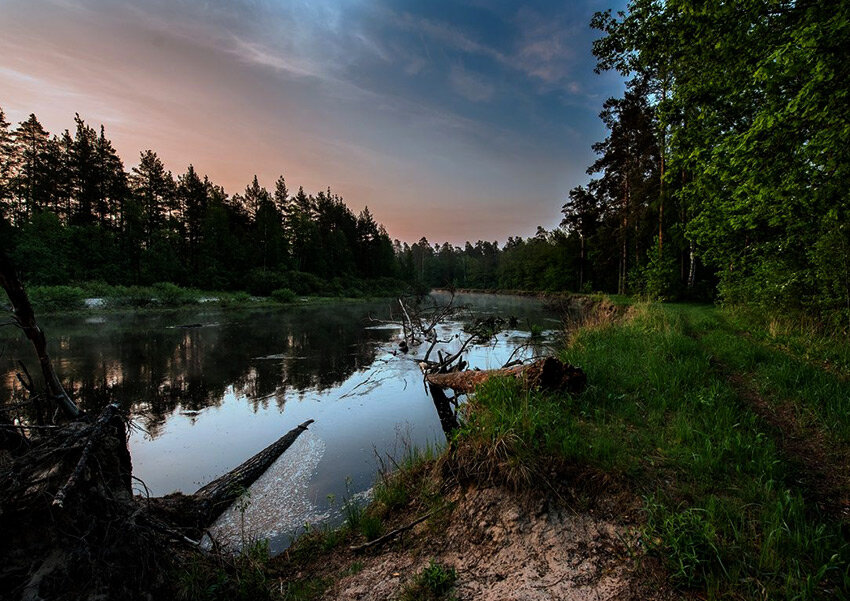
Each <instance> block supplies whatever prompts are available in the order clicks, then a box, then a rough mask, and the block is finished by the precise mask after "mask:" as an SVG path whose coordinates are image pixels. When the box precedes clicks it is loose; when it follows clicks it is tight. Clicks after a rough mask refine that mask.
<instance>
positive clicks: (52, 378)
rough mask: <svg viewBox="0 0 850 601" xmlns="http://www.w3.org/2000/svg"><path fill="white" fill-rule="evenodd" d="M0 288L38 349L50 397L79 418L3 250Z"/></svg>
mask: <svg viewBox="0 0 850 601" xmlns="http://www.w3.org/2000/svg"><path fill="white" fill-rule="evenodd" d="M0 287H2V288H3V289H4V290H5V291H6V294H7V295H8V296H9V300H10V301H11V303H12V311H13V312H14V315H15V321H16V322H17V324H18V326H20V328H21V329H22V330H23V331H24V334H26V336H27V338H29V339H30V342H32V345H33V347H35V352H36V355H38V361H39V363H40V364H41V373H42V374H44V381H45V382H46V383H47V391H48V393H49V394H50V396H51V398H53V399H54V400H55V401H56V402H57V403H58V404H59V406H60V407H61V408H62V411H63V412H64V413H65V415H66V416H67V417H70V418H76V417H79V415H80V409H79V407H77V405H76V404H74V401H72V400H71V397H69V396H68V393H67V392H65V389H64V388H63V387H62V382H60V381H59V377H58V376H57V375H56V371H55V370H54V369H53V364H52V363H51V361H50V356H49V355H48V354H47V341H46V339H45V337H44V332H43V331H42V330H41V328H39V327H38V323H36V321H35V313H34V312H33V309H32V305H31V304H30V300H29V297H28V296H27V292H26V290H24V287H23V284H21V281H20V280H19V279H18V276H17V274H16V273H15V267H14V266H13V265H12V262H11V260H9V257H7V256H6V253H5V252H4V251H3V250H2V249H0Z"/></svg>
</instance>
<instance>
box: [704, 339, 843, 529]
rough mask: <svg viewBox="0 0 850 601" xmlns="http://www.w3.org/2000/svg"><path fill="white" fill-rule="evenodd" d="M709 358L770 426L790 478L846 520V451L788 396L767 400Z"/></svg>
mask: <svg viewBox="0 0 850 601" xmlns="http://www.w3.org/2000/svg"><path fill="white" fill-rule="evenodd" d="M730 335H736V336H741V337H742V338H745V339H747V340H749V341H750V342H751V343H753V344H759V345H762V344H763V343H760V342H757V341H754V340H753V339H752V337H751V336H749V335H748V333H747V332H730ZM691 336H692V337H693V338H694V339H696V340H697V341H698V342H699V341H700V338H701V335H700V334H699V333H696V332H694V331H693V330H691ZM766 346H767V348H770V349H773V347H772V346H770V345H766ZM703 348H704V349H705V350H707V351H708V350H709V349H707V348H706V347H705V346H703ZM777 350H778V351H779V352H785V351H784V350H783V349H777ZM795 358H796V359H797V360H800V359H799V358H798V357H795ZM711 361H712V365H713V367H714V369H715V371H716V372H717V373H718V374H719V375H721V376H722V377H723V378H724V379H725V380H726V381H727V382H729V384H730V385H731V386H732V388H733V389H734V390H735V393H736V394H737V395H738V397H739V398H740V399H742V400H743V401H745V402H746V403H748V404H749V405H750V407H752V409H753V411H755V413H756V414H757V415H758V416H759V417H760V418H761V419H762V420H764V421H765V422H766V423H767V424H768V425H770V427H771V428H772V429H773V431H774V432H775V434H776V435H775V437H774V438H775V441H776V443H777V445H778V446H779V449H780V450H781V452H782V454H783V455H784V456H785V457H786V458H787V460H788V461H789V463H790V464H791V465H792V466H793V467H794V470H793V473H794V478H795V480H796V483H797V484H798V485H799V486H800V488H801V489H802V491H803V494H804V496H806V497H807V498H808V499H809V500H810V501H812V502H814V503H815V504H816V505H817V506H818V507H819V508H820V509H821V510H822V511H824V512H825V513H826V514H827V515H830V516H831V517H833V518H835V519H837V520H840V521H842V522H844V523H850V451H848V449H846V448H844V446H843V445H837V444H835V443H833V442H831V441H829V439H828V438H827V436H826V435H825V433H824V432H823V431H822V430H820V429H818V428H816V427H812V426H808V425H804V424H803V423H801V420H800V418H799V416H798V411H797V407H795V405H794V403H793V402H791V401H790V400H781V401H776V402H771V401H770V400H768V399H766V398H765V397H764V396H763V395H762V394H761V393H760V392H759V391H758V388H757V386H756V384H755V383H754V382H753V380H752V377H751V376H749V375H747V374H743V373H740V372H737V371H735V370H733V369H732V368H730V367H729V366H728V365H727V364H725V363H724V362H723V360H722V358H718V357H712V359H711ZM809 364H810V365H811V363H809Z"/></svg>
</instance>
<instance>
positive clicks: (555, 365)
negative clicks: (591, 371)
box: [425, 357, 587, 394]
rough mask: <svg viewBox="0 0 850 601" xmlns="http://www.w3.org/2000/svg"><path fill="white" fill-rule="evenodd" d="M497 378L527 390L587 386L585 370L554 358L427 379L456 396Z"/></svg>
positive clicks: (570, 389)
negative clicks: (509, 379)
mask: <svg viewBox="0 0 850 601" xmlns="http://www.w3.org/2000/svg"><path fill="white" fill-rule="evenodd" d="M493 377H513V378H517V379H519V380H521V381H522V383H523V386H525V387H526V388H541V389H543V390H551V391H563V392H570V393H578V392H581V391H582V390H583V389H584V387H585V385H586V384H587V376H585V374H584V372H583V371H582V370H581V368H578V367H573V366H572V365H569V364H567V363H563V362H562V361H559V360H558V359H555V358H554V357H546V358H545V359H540V360H538V361H535V362H534V363H529V364H527V365H516V366H514V367H506V368H502V369H489V370H486V371H459V372H453V373H445V374H428V375H426V376H425V380H426V381H427V382H428V383H429V384H430V385H431V386H435V387H437V388H441V389H443V390H446V389H451V390H453V391H454V392H455V393H456V394H468V393H470V392H472V391H473V390H475V387H476V386H478V385H479V384H481V383H483V382H486V381H487V380H489V379H490V378H493Z"/></svg>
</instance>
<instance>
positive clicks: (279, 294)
mask: <svg viewBox="0 0 850 601" xmlns="http://www.w3.org/2000/svg"><path fill="white" fill-rule="evenodd" d="M272 298H273V299H274V300H275V301H276V302H279V303H283V304H287V303H291V302H293V301H294V300H295V299H296V298H298V295H296V294H295V293H294V292H293V291H292V290H290V289H289V288H278V289H277V290H275V291H274V292H272Z"/></svg>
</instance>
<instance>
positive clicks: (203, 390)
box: [0, 295, 558, 549]
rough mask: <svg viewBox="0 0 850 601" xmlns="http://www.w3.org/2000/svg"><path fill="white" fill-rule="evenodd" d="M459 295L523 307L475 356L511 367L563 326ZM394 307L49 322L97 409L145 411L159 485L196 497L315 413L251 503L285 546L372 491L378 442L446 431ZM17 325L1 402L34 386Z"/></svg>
mask: <svg viewBox="0 0 850 601" xmlns="http://www.w3.org/2000/svg"><path fill="white" fill-rule="evenodd" d="M437 297H438V298H441V300H446V299H447V297H445V296H443V297H441V296H440V295H437ZM457 301H458V302H461V303H467V304H470V305H471V306H472V308H473V313H474V314H478V315H481V314H487V315H491V314H497V315H501V316H508V315H513V316H516V317H518V318H519V324H520V325H519V329H518V330H514V331H508V332H503V333H501V334H500V335H499V336H498V339H497V342H495V343H494V344H491V345H488V346H486V347H476V348H473V349H472V350H471V351H470V352H469V355H468V357H467V360H468V361H469V362H470V364H471V366H473V367H479V368H481V369H487V368H493V367H499V366H501V365H502V364H503V363H504V362H505V361H506V360H507V359H508V357H509V356H510V355H511V353H512V352H513V350H514V349H515V348H516V346H517V345H519V344H522V343H523V342H525V341H526V340H527V339H528V331H527V330H528V328H529V326H530V325H531V324H534V325H536V326H539V327H542V328H543V329H550V330H551V329H556V328H557V327H558V323H557V320H555V319H554V318H553V316H552V315H549V314H547V313H546V312H545V311H543V309H542V307H541V306H540V304H539V303H538V302H537V301H534V300H531V299H525V298H520V297H497V296H489V295H465V296H460V297H458V299H457ZM391 311H392V304H391V303H390V301H383V302H371V303H332V304H321V305H313V306H293V307H283V308H280V309H261V310H250V311H248V310H232V309H231V310H221V309H204V310H198V309H195V310H193V311H175V312H168V313H155V314H153V313H146V314H129V315H116V314H105V315H102V316H97V317H88V318H86V317H56V318H46V319H43V320H42V325H43V327H44V329H45V331H46V332H47V334H48V336H49V338H50V340H49V345H50V350H51V352H52V355H53V356H54V358H55V361H56V366H57V369H58V371H59V373H60V375H61V377H62V378H63V380H64V381H65V382H66V384H67V386H68V388H69V391H71V392H72V393H73V396H74V397H75V398H76V399H78V400H79V402H80V403H81V404H82V405H83V406H84V408H86V409H88V410H91V411H97V410H98V409H99V407H101V406H103V405H105V404H106V403H109V402H118V403H119V404H120V405H121V406H122V407H124V408H126V409H127V410H128V411H130V412H131V414H132V415H133V418H134V422H135V423H136V424H137V425H138V426H139V428H138V429H136V430H134V431H133V433H132V436H131V438H130V448H131V453H132V458H133V470H134V474H135V475H136V476H137V477H139V478H140V479H142V480H143V481H144V482H145V484H146V486H147V488H148V489H149V491H150V494H152V495H162V494H167V493H169V492H172V491H175V490H180V491H183V492H187V493H190V492H193V491H194V490H196V489H197V488H199V487H200V486H202V485H203V484H206V483H207V482H209V481H210V480H212V479H214V478H216V477H217V476H220V475H221V474H223V473H225V472H226V471H228V470H230V469H232V468H233V467H235V466H236V465H238V464H239V463H241V462H242V461H244V460H245V459H247V458H248V457H250V456H251V455H253V454H254V453H256V452H257V451H259V450H261V449H262V448H264V447H265V446H267V445H268V444H270V443H271V442H273V441H274V440H276V439H277V438H279V437H280V436H281V435H282V434H284V433H285V432H286V431H288V430H289V429H291V428H293V427H294V426H296V425H298V424H299V423H301V422H304V421H306V420H308V419H313V420H315V423H314V424H313V425H312V426H311V427H310V430H309V433H308V434H305V435H303V436H302V438H301V439H299V441H298V442H297V443H296V445H294V446H293V447H292V448H291V449H290V450H289V451H287V453H285V454H284V456H283V457H282V458H281V460H280V461H279V462H278V464H276V465H275V466H273V468H272V469H271V470H270V471H269V473H268V474H267V475H266V477H265V479H264V480H261V481H258V483H257V484H255V486H254V487H252V491H251V497H250V503H249V504H248V509H246V510H245V517H246V523H247V524H248V528H247V529H249V530H250V534H252V535H256V536H266V537H271V539H272V545H273V548H277V549H280V548H283V547H284V546H285V545H286V544H287V543H288V540H289V535H290V534H292V533H294V532H295V531H296V530H297V529H298V528H299V527H301V526H303V524H304V523H305V522H306V521H309V522H317V521H323V520H327V519H330V520H331V521H334V520H336V519H338V509H339V506H340V505H341V503H342V499H343V497H345V495H346V494H362V493H363V492H364V491H367V490H368V489H369V487H370V486H371V484H372V482H373V480H374V477H375V471H376V465H377V461H376V453H380V454H386V453H391V454H395V455H399V454H401V453H402V452H403V449H404V446H405V445H417V446H424V445H426V444H430V445H439V444H440V443H441V442H442V441H444V440H445V438H444V435H443V432H442V430H441V427H440V422H439V419H438V417H437V413H436V410H435V408H434V404H433V402H432V401H431V399H430V397H429V396H428V394H427V392H426V390H425V387H424V385H423V381H422V376H421V373H420V372H419V369H418V367H417V365H416V363H415V361H413V360H412V358H413V357H412V356H411V355H415V349H414V352H413V353H411V355H407V356H404V355H401V354H399V353H397V352H396V345H395V341H396V340H397V339H398V335H399V330H398V329H397V328H394V327H392V326H386V325H384V326H380V325H376V324H375V323H373V322H370V321H369V319H368V318H369V316H370V315H371V316H375V317H377V318H381V319H388V318H390V317H391ZM182 326H193V327H182ZM462 328H463V320H462V319H458V320H455V321H450V322H447V323H445V324H443V326H441V329H440V333H441V337H444V338H451V337H453V336H454V335H455V334H460V335H461V336H462ZM3 334H4V335H5V336H6V338H7V340H6V350H5V353H4V354H3V356H2V358H0V361H2V363H0V384H2V386H0V401H6V400H8V399H9V398H10V397H15V396H18V395H19V394H20V390H19V385H18V384H17V382H16V380H15V378H14V375H13V363H12V361H13V360H14V359H18V358H22V357H23V358H25V359H27V360H28V361H29V362H30V363H31V364H34V361H31V360H29V357H31V352H32V351H31V350H30V349H29V348H28V347H27V345H26V344H25V341H24V340H22V339H21V338H19V337H17V335H16V334H15V333H14V332H12V331H11V330H6V332H3ZM455 344H458V342H456V343H455ZM528 352H529V353H540V352H542V351H541V349H540V348H539V347H538V348H533V349H530V350H529V351H528ZM347 478H348V479H350V484H349V489H348V491H346V484H345V483H346V479H347ZM329 496H330V497H331V498H333V499H334V500H335V501H334V502H331V501H330V500H329ZM334 510H336V512H337V513H336V514H335V513H334ZM252 516H253V518H252ZM238 517H239V518H241V515H240V516H238ZM228 520H229V521H230V525H229V526H228ZM237 523H238V526H237ZM237 528H238V529H239V530H241V519H239V520H236V516H235V515H233V514H231V515H230V516H228V515H225V516H223V518H222V520H221V529H220V533H221V535H222V536H223V537H225V538H227V537H230V538H234V539H238V538H241V534H242V532H238V533H237V532H236V529H237ZM237 534H238V535H239V536H237Z"/></svg>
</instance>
